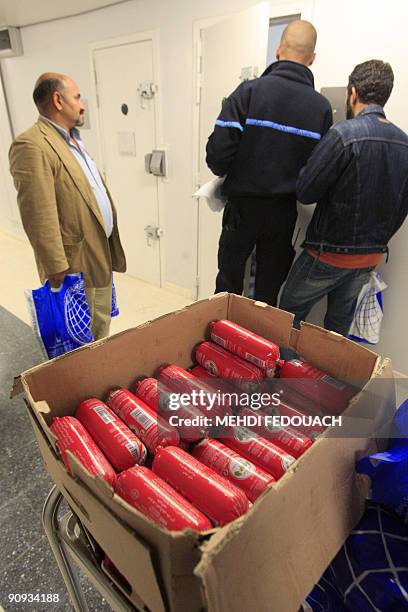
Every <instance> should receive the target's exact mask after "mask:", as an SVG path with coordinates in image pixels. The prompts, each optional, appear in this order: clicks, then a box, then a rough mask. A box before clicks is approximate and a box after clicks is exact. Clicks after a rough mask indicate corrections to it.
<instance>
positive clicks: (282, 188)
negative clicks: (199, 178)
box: [207, 60, 332, 197]
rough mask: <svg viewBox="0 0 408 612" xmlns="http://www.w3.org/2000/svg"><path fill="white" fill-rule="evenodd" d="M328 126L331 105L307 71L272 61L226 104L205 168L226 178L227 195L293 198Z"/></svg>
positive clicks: (292, 64)
mask: <svg viewBox="0 0 408 612" xmlns="http://www.w3.org/2000/svg"><path fill="white" fill-rule="evenodd" d="M331 124H332V111H331V107H330V104H329V102H328V101H327V100H326V98H324V97H323V96H322V95H321V94H319V93H317V92H316V91H315V90H314V81H313V74H312V73H311V71H310V70H309V68H307V66H304V65H303V64H298V63H296V62H291V61H286V60H285V61H279V62H275V63H274V64H271V65H270V66H269V67H268V68H267V69H266V70H265V72H264V74H263V75H262V76H261V77H260V78H258V79H253V80H251V81H244V82H243V83H241V85H239V87H238V88H237V89H236V90H235V91H234V92H233V93H232V94H231V95H230V96H229V98H227V99H226V100H225V102H224V104H223V106H222V110H221V114H220V115H219V117H218V119H217V121H216V124H215V128H214V132H213V133H212V134H211V136H210V138H209V140H208V144H207V165H208V167H209V168H210V170H211V171H212V172H213V173H214V174H216V175H217V176H223V175H224V174H226V175H227V176H226V179H225V182H224V185H223V192H224V194H225V195H229V196H251V195H252V196H258V197H259V196H260V197H270V196H274V195H282V194H293V195H294V194H295V191H296V179H297V177H298V174H299V171H300V169H301V168H302V166H304V164H305V163H306V160H307V158H308V157H309V155H310V153H311V152H312V150H313V148H314V147H315V146H316V144H317V143H318V142H319V140H320V138H321V136H322V135H323V134H325V133H326V132H327V130H328V129H329V127H330V126H331Z"/></svg>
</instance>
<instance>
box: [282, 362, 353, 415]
mask: <svg viewBox="0 0 408 612" xmlns="http://www.w3.org/2000/svg"><path fill="white" fill-rule="evenodd" d="M279 377H280V378H285V379H290V378H292V379H296V381H295V382H293V383H292V384H293V387H294V390H295V391H296V392H297V393H300V394H301V395H305V396H306V397H308V398H310V399H312V400H313V401H315V402H316V403H317V404H318V405H319V406H320V407H321V408H322V409H323V410H324V411H325V412H326V413H327V412H328V413H330V414H340V413H342V412H343V410H344V409H345V408H346V406H347V404H348V403H349V401H350V400H351V398H352V397H353V396H354V395H355V394H356V393H357V391H358V389H356V388H355V387H352V386H351V385H348V384H347V383H345V382H342V381H340V380H336V379H335V378H332V377H331V376H329V375H328V374H327V373H326V372H323V370H319V369H318V368H315V367H314V366H312V365H310V364H309V363H306V362H305V361H300V360H299V359H292V360H291V361H282V360H280V362H279Z"/></svg>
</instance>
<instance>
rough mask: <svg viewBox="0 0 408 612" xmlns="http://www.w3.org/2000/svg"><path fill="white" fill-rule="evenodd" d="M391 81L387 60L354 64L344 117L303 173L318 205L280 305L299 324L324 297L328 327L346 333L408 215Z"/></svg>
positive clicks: (404, 149) (306, 194) (404, 160)
mask: <svg viewBox="0 0 408 612" xmlns="http://www.w3.org/2000/svg"><path fill="white" fill-rule="evenodd" d="M393 82H394V75H393V72H392V68H391V66H390V65H389V64H387V63H384V62H382V61H380V60H370V61H367V62H364V63H362V64H359V65H357V66H356V67H355V68H354V70H353V72H352V73H351V75H350V77H349V82H348V88H347V120H346V121H342V122H340V123H338V124H336V125H335V126H333V127H332V128H331V129H330V130H329V132H328V133H327V134H326V135H325V136H324V137H323V138H322V140H321V141H320V142H319V144H318V145H317V147H316V148H315V149H314V151H313V153H312V154H311V156H310V157H309V159H308V162H307V164H306V166H305V167H304V168H303V169H302V171H301V173H300V175H299V179H298V181H297V197H298V199H299V201H300V202H302V203H303V204H313V203H314V202H317V206H316V209H315V211H314V214H313V217H312V220H311V222H310V224H309V226H308V228H307V231H306V239H305V241H304V243H303V245H302V246H303V247H304V250H303V252H302V253H301V255H300V256H299V257H298V259H297V260H296V262H295V263H294V265H293V267H292V269H291V271H290V273H289V276H288V279H287V282H286V285H285V288H284V290H283V293H282V297H281V300H280V304H279V306H280V308H282V309H283V310H287V311H289V312H292V313H294V315H295V325H296V326H298V325H299V322H300V321H301V320H304V319H305V318H306V317H307V315H308V314H309V312H310V310H311V308H312V306H313V305H314V304H315V303H316V302H318V301H319V300H320V299H321V298H322V297H324V296H326V295H327V311H326V316H325V320H324V326H325V328H326V329H330V330H333V331H336V332H338V333H339V334H343V335H347V334H348V332H349V329H350V325H351V322H352V320H353V315H354V311H355V307H356V303H357V298H358V295H359V293H360V291H361V289H362V287H363V285H364V284H365V283H367V281H368V280H369V275H370V272H371V271H372V270H373V269H374V268H375V267H376V266H377V265H378V264H379V263H380V261H381V260H382V258H383V256H384V253H388V246H387V245H388V242H389V240H390V239H391V237H392V236H393V235H394V234H395V232H396V231H397V230H398V229H399V228H400V227H401V225H402V223H403V222H404V220H405V217H406V215H407V212H408V136H407V134H405V132H403V131H402V130H401V129H399V128H398V127H397V126H395V125H394V124H392V123H391V122H390V121H389V120H388V119H386V117H385V113H384V110H383V106H384V105H385V103H386V102H387V100H388V98H389V96H390V94H391V91H392V87H393Z"/></svg>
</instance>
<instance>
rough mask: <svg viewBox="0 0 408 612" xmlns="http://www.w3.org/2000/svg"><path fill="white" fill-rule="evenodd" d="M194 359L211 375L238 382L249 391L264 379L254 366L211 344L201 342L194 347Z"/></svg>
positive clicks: (260, 371)
mask: <svg viewBox="0 0 408 612" xmlns="http://www.w3.org/2000/svg"><path fill="white" fill-rule="evenodd" d="M195 357H196V360H197V361H198V363H199V364H200V365H202V366H203V368H205V369H206V370H208V371H209V372H211V374H215V376H219V377H220V378H226V379H232V381H234V382H239V384H240V386H241V387H242V388H243V389H248V390H251V389H252V388H253V387H256V384H257V383H259V382H260V381H261V380H262V379H263V378H264V373H263V372H262V370H261V369H260V368H258V367H257V366H256V365H253V364H252V363H248V361H244V359H241V357H237V356H236V355H232V353H228V351H226V350H224V349H223V348H221V347H220V346H217V344H214V343H213V342H201V343H200V344H199V345H198V346H197V347H196V350H195Z"/></svg>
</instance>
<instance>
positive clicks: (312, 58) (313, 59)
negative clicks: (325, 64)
mask: <svg viewBox="0 0 408 612" xmlns="http://www.w3.org/2000/svg"><path fill="white" fill-rule="evenodd" d="M315 59H316V53H315V52H313V54H312V57H311V58H310V60H309V63H308V66H311V65H312V64H313V62H314V61H315Z"/></svg>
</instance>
